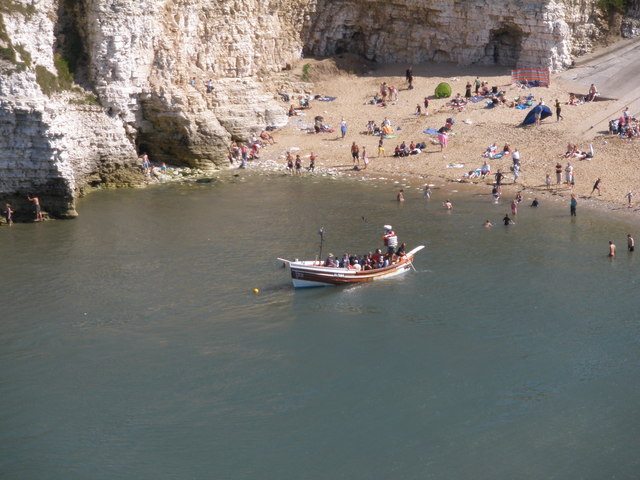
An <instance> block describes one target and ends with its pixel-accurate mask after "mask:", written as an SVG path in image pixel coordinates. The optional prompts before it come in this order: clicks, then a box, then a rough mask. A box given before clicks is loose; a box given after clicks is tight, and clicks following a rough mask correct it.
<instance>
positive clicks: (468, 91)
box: [464, 80, 471, 101]
mask: <svg viewBox="0 0 640 480" xmlns="http://www.w3.org/2000/svg"><path fill="white" fill-rule="evenodd" d="M464 98H466V99H467V101H468V99H470V98H471V80H469V81H468V82H467V85H466V86H465V90H464Z"/></svg>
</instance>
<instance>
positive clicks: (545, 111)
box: [522, 105, 552, 125]
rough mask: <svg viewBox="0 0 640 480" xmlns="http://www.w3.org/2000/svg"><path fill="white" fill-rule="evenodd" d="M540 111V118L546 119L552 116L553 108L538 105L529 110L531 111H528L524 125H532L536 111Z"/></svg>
mask: <svg viewBox="0 0 640 480" xmlns="http://www.w3.org/2000/svg"><path fill="white" fill-rule="evenodd" d="M538 112H540V120H544V119H545V118H547V117H550V116H551V115H552V113H551V109H550V108H549V107H547V106H546V105H536V106H535V107H533V108H532V109H531V110H529V113H527V116H526V117H524V120H523V121H522V125H531V124H532V123H535V121H536V113H538Z"/></svg>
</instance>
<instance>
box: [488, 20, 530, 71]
mask: <svg viewBox="0 0 640 480" xmlns="http://www.w3.org/2000/svg"><path fill="white" fill-rule="evenodd" d="M522 37H523V34H522V30H520V28H519V27H518V26H516V25H503V26H502V27H501V28H499V29H496V30H492V31H491V32H490V34H489V42H488V43H487V46H486V47H485V59H486V63H489V64H494V65H503V66H505V67H515V66H516V65H517V64H518V59H519V58H520V51H521V49H522Z"/></svg>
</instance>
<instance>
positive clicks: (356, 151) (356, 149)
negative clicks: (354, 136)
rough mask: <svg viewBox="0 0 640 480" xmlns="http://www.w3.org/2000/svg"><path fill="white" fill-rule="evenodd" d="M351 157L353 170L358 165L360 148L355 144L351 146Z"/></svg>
mask: <svg viewBox="0 0 640 480" xmlns="http://www.w3.org/2000/svg"><path fill="white" fill-rule="evenodd" d="M351 157H352V158H353V165H354V168H357V167H358V165H360V147H358V144H357V143H356V142H353V143H352V144H351Z"/></svg>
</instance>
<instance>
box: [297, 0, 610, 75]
mask: <svg viewBox="0 0 640 480" xmlns="http://www.w3.org/2000/svg"><path fill="white" fill-rule="evenodd" d="M596 3H597V2H595V1H591V0H549V1H538V2H536V1H529V0H504V1H490V0H466V1H464V2H461V1H458V0H422V1H419V0H397V1H394V2H372V1H367V0H337V1H336V0H319V1H318V3H317V6H316V12H315V15H310V16H309V17H308V22H307V32H308V33H307V35H308V38H307V39H306V47H305V50H306V51H308V52H310V53H313V54H315V55H327V56H328V55H335V54H336V53H341V52H350V53H357V54H360V55H363V56H364V57H366V58H367V59H369V60H375V61H380V62H398V61H401V62H410V63H419V62H424V61H447V62H454V63H458V64H474V63H476V64H485V65H493V64H501V65H510V66H511V65H512V66H535V67H540V68H549V69H550V70H552V71H557V70H562V69H564V68H566V67H567V66H569V65H571V62H572V60H573V56H574V55H576V54H579V53H583V52H584V51H585V50H587V49H589V48H590V47H591V46H592V45H593V42H594V41H595V40H597V37H598V35H599V27H598V26H599V25H600V23H601V22H600V19H599V12H598V10H597V8H596Z"/></svg>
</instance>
